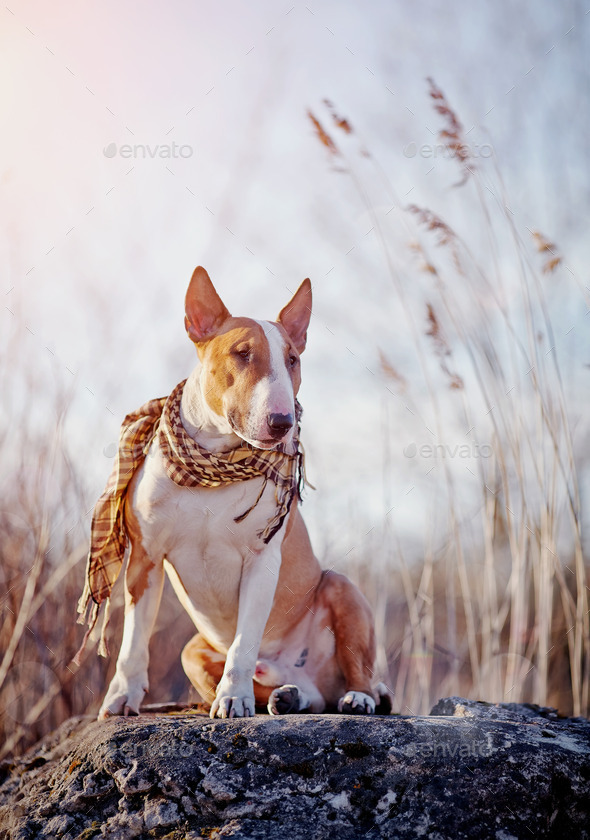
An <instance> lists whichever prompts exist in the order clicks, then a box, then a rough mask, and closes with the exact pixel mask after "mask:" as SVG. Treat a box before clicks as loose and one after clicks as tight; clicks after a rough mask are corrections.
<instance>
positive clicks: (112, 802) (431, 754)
mask: <svg viewBox="0 0 590 840" xmlns="http://www.w3.org/2000/svg"><path fill="white" fill-rule="evenodd" d="M589 811H590V721H587V720H585V719H580V718H578V719H564V718H560V717H559V715H558V714H557V713H556V712H555V710H553V709H544V708H540V707H537V706H530V705H517V704H502V705H492V704H488V703H480V702H474V701H471V700H465V699H463V698H460V697H451V698H446V699H444V700H440V701H439V702H438V703H437V704H436V705H435V707H434V708H433V710H432V713H431V715H430V716H425V717H402V716H389V717H371V718H365V717H358V716H351V717H347V716H343V715H289V716H285V717H268V716H262V715H261V716H257V717H255V718H250V719H245V720H216V721H211V720H210V719H209V718H208V717H206V716H204V715H202V714H191V713H188V712H184V713H183V712H181V713H178V712H176V713H173V714H169V713H168V714H163V713H155V714H154V713H152V714H142V715H140V716H139V717H134V718H109V719H108V720H106V721H101V722H97V721H95V720H92V719H90V718H74V719H72V720H70V721H67V722H66V723H64V724H63V726H62V727H61V728H60V729H58V730H57V731H56V732H54V733H53V734H52V735H50V736H49V737H48V738H46V739H45V740H44V741H42V742H41V743H39V744H38V745H36V746H35V747H33V748H32V749H31V750H29V752H27V753H26V754H25V755H24V756H22V757H20V758H17V759H14V760H13V761H12V763H4V765H2V766H1V767H0V838H1V840H16V838H18V840H36V839H37V838H40V837H48V838H49V837H51V838H64V840H92V838H96V840H98V838H103V837H104V838H109V839H110V840H113V838H114V840H117V839H118V838H121V840H129V838H146V840H147V838H148V837H149V838H158V837H162V838H163V837H166V838H168V840H180V838H191V840H196V838H199V837H211V838H225V837H228V838H229V837H231V838H239V840H245V839H246V838H252V839H253V840H254V838H257V840H258V839H259V840H272V838H281V840H283V838H285V837H288V838H289V840H314V838H317V840H320V838H326V837H328V838H337V840H360V838H366V840H378V839H379V838H391V840H393V838H400V839H401V838H416V837H425V838H433V839H434V840H446V838H452V840H459V838H477V840H486V839H487V838H493V840H511V838H517V840H519V839H520V838H526V840H530V838H532V837H534V838H545V837H547V838H564V837H565V838H572V840H573V838H587V839H588V840H590V815H589Z"/></svg>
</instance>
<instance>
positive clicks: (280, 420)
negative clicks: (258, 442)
mask: <svg viewBox="0 0 590 840" xmlns="http://www.w3.org/2000/svg"><path fill="white" fill-rule="evenodd" d="M267 423H268V428H269V429H270V432H271V434H272V435H273V436H274V437H283V435H286V434H287V432H288V431H289V429H290V428H291V427H292V425H293V415H292V414H269V415H268V418H267Z"/></svg>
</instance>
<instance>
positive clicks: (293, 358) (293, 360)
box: [289, 355, 299, 367]
mask: <svg viewBox="0 0 590 840" xmlns="http://www.w3.org/2000/svg"><path fill="white" fill-rule="evenodd" d="M298 361H299V359H298V358H297V356H293V355H291V356H289V366H290V367H295V365H296V364H297V362H298Z"/></svg>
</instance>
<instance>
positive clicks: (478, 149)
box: [404, 140, 494, 158]
mask: <svg viewBox="0 0 590 840" xmlns="http://www.w3.org/2000/svg"><path fill="white" fill-rule="evenodd" d="M461 148H462V150H464V153H465V154H464V155H463V153H461V157H464V156H465V157H468V158H490V157H492V155H493V154H494V147H493V146H492V145H490V144H489V143H482V144H481V145H480V144H479V143H475V145H470V144H469V143H462V144H461ZM416 155H417V156H418V157H422V158H456V157H459V150H458V149H453V148H452V147H451V146H447V145H446V144H445V143H424V144H423V145H422V146H418V144H417V143H415V142H414V141H413V140H412V141H411V142H410V143H408V145H407V146H404V157H407V158H413V157H416Z"/></svg>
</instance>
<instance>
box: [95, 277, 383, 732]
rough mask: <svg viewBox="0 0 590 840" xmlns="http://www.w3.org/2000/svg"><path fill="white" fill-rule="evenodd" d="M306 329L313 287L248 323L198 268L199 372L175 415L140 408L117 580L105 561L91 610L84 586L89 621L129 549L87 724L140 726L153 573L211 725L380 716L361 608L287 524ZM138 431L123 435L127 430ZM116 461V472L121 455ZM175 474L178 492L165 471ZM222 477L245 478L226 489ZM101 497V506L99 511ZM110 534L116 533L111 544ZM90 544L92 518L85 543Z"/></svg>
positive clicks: (191, 326) (182, 392) (191, 309)
mask: <svg viewBox="0 0 590 840" xmlns="http://www.w3.org/2000/svg"><path fill="white" fill-rule="evenodd" d="M310 317H311V283H310V281H309V280H304V281H303V283H302V284H301V286H300V287H299V288H298V290H297V291H296V293H295V294H294V296H293V297H292V299H291V300H290V302H289V303H288V304H287V305H286V306H285V307H284V308H283V309H282V310H281V312H280V314H279V316H278V318H277V320H276V322H270V321H257V320H253V319H251V318H244V317H233V316H231V315H230V313H229V311H228V309H227V308H226V306H225V305H224V303H223V302H222V300H221V298H220V297H219V295H218V294H217V292H216V290H215V288H214V286H213V283H212V282H211V279H210V278H209V275H208V274H207V272H206V271H205V269H204V268H202V267H200V266H199V267H198V268H196V269H195V271H194V273H193V275H192V278H191V281H190V284H189V287H188V290H187V293H186V299H185V326H186V331H187V333H188V336H189V338H190V340H191V341H192V342H193V343H194V345H195V347H196V351H197V355H198V364H197V366H196V368H195V369H194V370H193V371H192V373H191V374H190V375H189V377H188V379H187V380H186V382H185V383H181V386H178V389H176V391H175V392H173V393H174V394H175V397H174V399H175V401H176V402H175V405H176V409H174V406H172V407H171V408H168V406H169V403H170V400H171V399H172V396H173V395H171V396H170V397H169V398H168V400H167V401H164V400H161V401H158V404H157V405H156V408H155V409H153V405H152V403H150V404H146V405H147V410H146V412H145V413H146V415H150V417H152V414H154V413H156V414H157V412H158V411H160V410H162V411H163V413H162V415H161V419H158V420H156V421H153V417H152V419H150V420H149V422H150V423H152V422H154V426H153V428H154V429H155V428H156V427H157V429H158V431H157V433H155V434H154V435H153V436H152V437H151V438H149V437H148V440H149V443H148V444H144V432H143V431H141V432H138V433H137V434H135V432H134V435H135V437H134V438H133V441H134V446H135V449H134V450H133V451H134V452H137V451H140V450H141V451H140V455H139V456H138V458H137V466H135V465H136V461H134V462H133V465H134V466H133V468H131V467H130V468H129V469H127V473H131V472H132V476H131V478H130V480H129V477H128V475H127V477H126V478H125V481H124V482H123V485H122V486H123V490H121V489H120V488H119V491H117V492H118V493H119V495H118V497H117V498H118V500H117V502H116V510H117V516H119V515H120V526H121V529H122V530H121V532H120V533H118V535H117V551H118V552H119V554H118V560H117V563H116V564H115V570H114V572H113V570H112V569H110V567H109V563H108V562H107V561H104V560H101V561H100V564H99V565H100V574H101V575H102V581H103V584H104V581H105V579H108V585H107V586H106V588H104V589H103V590H102V595H100V596H97V595H96V592H95V591H94V590H93V589H92V586H91V587H90V590H88V591H87V592H86V602H87V603H90V606H91V607H92V606H94V609H95V613H94V622H95V621H96V617H97V612H96V610H97V608H98V607H99V606H100V601H101V600H102V598H103V597H105V596H107V597H108V595H110V586H111V585H112V578H113V577H115V576H116V573H117V572H118V567H119V566H120V563H121V562H122V553H121V551H124V549H125V542H126V541H128V543H129V545H130V551H129V554H128V561H127V568H126V572H125V620H124V629H123V638H122V643H121V648H120V652H119V657H118V660H117V666H116V671H115V675H114V677H113V679H112V681H111V683H110V686H109V688H108V691H107V693H106V696H105V698H104V701H103V703H102V706H101V708H100V712H99V718H101V719H102V718H106V717H108V716H110V715H135V714H138V713H139V708H140V704H141V702H142V700H143V697H144V694H145V692H147V691H148V658H149V656H148V645H149V640H150V635H151V632H152V629H153V626H154V621H155V618H156V614H157V611H158V607H159V603H160V597H161V593H162V586H163V582H164V574H165V573H166V574H167V575H168V577H169V579H170V581H171V583H172V586H173V588H174V590H175V592H176V595H177V596H178V599H179V600H180V603H181V604H182V606H183V607H184V608H185V610H186V611H187V613H188V614H189V616H190V617H191V619H192V620H193V622H194V624H195V626H196V628H197V631H198V632H197V633H196V635H195V636H194V637H193V638H192V639H191V640H190V641H189V642H188V644H187V645H186V646H185V648H184V650H183V651H182V655H181V661H182V665H183V668H184V670H185V672H186V675H187V676H188V678H189V680H190V681H191V683H192V685H193V686H194V687H195V688H196V689H197V691H198V692H199V694H200V695H201V697H202V698H203V700H204V702H205V703H207V704H210V715H211V717H212V718H214V717H216V716H217V717H220V718H233V717H249V716H251V715H254V714H255V711H256V709H259V710H263V709H264V708H265V707H266V708H267V710H268V712H269V713H270V714H273V715H278V714H286V713H295V712H303V711H305V710H307V711H310V712H314V713H320V712H323V711H326V710H331V711H336V710H338V711H339V712H341V713H346V714H373V713H374V712H375V709H376V705H377V706H378V708H379V709H382V710H383V709H384V711H385V712H387V711H389V709H388V708H387V705H388V703H387V692H386V690H385V688H384V686H383V685H382V684H379V685H377V686H376V688H375V689H374V688H373V685H374V682H375V680H374V672H373V669H374V662H375V631H374V621H373V616H372V613H371V609H370V606H369V604H368V602H367V600H366V599H365V597H364V596H363V595H362V594H361V592H360V591H359V590H358V589H357V588H356V587H355V586H354V585H353V584H352V583H351V582H350V581H349V580H348V579H347V578H346V577H345V576H344V575H342V574H338V573H336V572H334V571H331V570H328V571H326V570H322V569H321V567H320V564H319V562H318V560H317V559H316V557H315V556H314V554H313V551H312V548H311V544H310V540H309V536H308V533H307V529H306V527H305V524H304V522H303V519H302V517H301V513H300V511H299V506H298V502H299V499H300V494H299V489H300V484H301V482H302V480H303V475H304V473H302V465H301V460H302V453H301V448H300V444H299V441H298V434H299V415H300V408H299V404H298V402H297V392H298V390H299V386H300V383H301V363H300V356H301V354H302V353H303V351H304V349H305V345H306V339H307V329H308V326H309V322H310ZM173 402H174V401H173ZM162 405H163V406H164V408H163V409H162ZM152 409H153V410H152ZM167 412H168V414H169V415H170V416H169V417H167ZM175 412H176V413H175ZM138 416H139V415H130V416H129V417H130V418H131V419H129V418H127V419H126V423H125V424H124V427H125V426H127V427H128V428H131V429H137V428H138V427H137V423H138V422H139V421H138V420H137V417H138ZM166 417H167V420H166ZM171 418H172V419H171ZM165 420H166V422H167V423H168V425H169V426H170V427H171V428H173V429H174V428H176V433H175V435H174V434H173V435H172V437H174V438H175V439H174V440H173V441H172V443H171V442H170V440H169V437H167V436H166V435H164V436H163V435H162V424H164V422H165ZM141 422H143V421H141ZM158 423H159V424H160V425H159V426H158ZM134 424H135V425H134ZM141 428H142V429H143V427H141ZM121 440H122V441H123V440H124V438H123V436H122V438H121ZM179 440H180V443H179V442H178V441H179ZM138 441H139V443H138ZM126 446H127V444H125V445H124V444H123V443H121V444H120V456H121V458H123V456H124V454H125V453H126V452H128V451H131V449H130V448H129V447H130V446H131V445H129V446H128V447H127V449H126V448H125V447H126ZM138 446H139V449H138ZM142 447H143V448H142ZM171 451H172V454H171ZM195 453H196V454H195ZM178 459H180V461H179V463H180V462H181V463H182V464H184V468H182V469H184V472H182V469H181V468H179V469H180V471H181V472H182V474H183V475H188V476H189V478H188V479H187V482H185V483H183V481H179V479H178V476H177V474H176V472H175V469H176V468H175V467H174V466H171V464H175V463H176V462H177V460H178ZM269 459H270V462H272V463H271V466H270V467H269V466H267V461H268V460H269ZM195 460H197V461H199V463H200V462H201V461H203V463H204V467H203V469H204V470H205V478H204V479H203V478H199V477H197V478H195V479H194V480H193V479H192V478H190V476H192V474H193V470H194V463H193V462H194V461H195ZM218 462H219V463H218ZM121 463H122V462H121ZM211 463H213V464H214V466H213V467H211V466H210V464H211ZM251 463H254V467H252V468H251V467H250V464H251ZM244 464H245V465H246V466H245V467H243V465H244ZM259 464H262V471H259V472H256V469H257V468H258V467H257V465H259ZM226 465H227V466H226ZM234 466H235V467H236V469H237V470H238V472H239V470H242V469H244V470H245V471H246V472H245V475H241V473H240V475H239V476H238V478H235V477H234V479H232V480H227V481H226V480H225V479H226V476H225V475H224V473H225V470H226V468H227V469H228V470H230V471H231V470H233V469H234ZM199 469H201V466H199ZM250 469H252V472H251V473H250V472H248V470H250ZM273 470H274V471H273ZM265 471H266V472H265ZM120 473H121V466H120V465H119V474H120ZM199 476H201V473H199ZM240 476H241V477H240ZM113 481H115V479H113ZM113 487H114V484H113V485H110V486H107V491H105V496H104V497H103V502H105V500H106V502H105V503H106V504H107V505H110V506H111V508H112V506H113V504H114V501H113V500H114V499H115V497H116V493H115V491H114V490H113ZM111 525H112V518H111V522H110V525H109V528H110V530H109V533H108V538H109V539H111V540H112V538H113V533H112V528H111V527H110V526H111ZM99 531H100V513H99V507H98V505H97V508H96V510H95V520H93V539H94V536H95V532H96V533H97V534H98V532H99ZM123 532H124V533H123ZM105 533H106V531H105ZM99 536H100V535H99ZM99 542H100V540H99ZM101 545H103V543H101ZM99 549H100V546H99ZM92 562H93V561H91V560H89V576H90V580H91V584H92V576H93V571H94V572H96V568H97V565H96V562H94V566H93V565H92ZM94 582H96V577H95V578H94ZM87 586H88V584H87ZM89 594H90V595H92V599H93V600H94V602H95V604H94V605H93V604H92V600H91V598H90V597H89ZM94 622H92V625H93V623H94ZM90 629H92V628H90ZM89 633H90V630H89V631H88V632H87V636H88V634H89ZM379 704H381V706H379Z"/></svg>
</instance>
